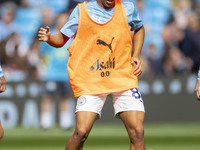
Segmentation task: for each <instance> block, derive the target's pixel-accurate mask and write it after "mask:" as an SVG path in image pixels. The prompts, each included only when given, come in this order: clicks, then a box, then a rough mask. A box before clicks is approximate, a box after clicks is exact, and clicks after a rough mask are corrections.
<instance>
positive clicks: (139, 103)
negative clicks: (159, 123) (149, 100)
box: [113, 88, 145, 117]
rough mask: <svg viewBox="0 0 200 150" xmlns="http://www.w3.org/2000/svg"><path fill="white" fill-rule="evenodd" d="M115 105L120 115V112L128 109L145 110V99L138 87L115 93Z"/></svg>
mask: <svg viewBox="0 0 200 150" xmlns="http://www.w3.org/2000/svg"><path fill="white" fill-rule="evenodd" d="M113 107H114V111H115V116H116V117H119V115H118V114H119V113H121V112H126V111H141V112H145V109H144V104H143V100H142V97H141V94H140V92H139V90H138V89H137V88H134V89H130V90H127V91H123V92H116V93H113Z"/></svg>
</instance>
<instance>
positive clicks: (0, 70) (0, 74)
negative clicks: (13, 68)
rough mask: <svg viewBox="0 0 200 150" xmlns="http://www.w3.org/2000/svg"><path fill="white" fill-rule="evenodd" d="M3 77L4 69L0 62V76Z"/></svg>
mask: <svg viewBox="0 0 200 150" xmlns="http://www.w3.org/2000/svg"><path fill="white" fill-rule="evenodd" d="M1 77H3V71H2V69H1V64H0V78H1Z"/></svg>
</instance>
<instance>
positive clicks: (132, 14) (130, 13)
mask: <svg viewBox="0 0 200 150" xmlns="http://www.w3.org/2000/svg"><path fill="white" fill-rule="evenodd" d="M122 3H123V5H124V9H125V12H126V16H127V21H128V24H129V26H130V29H131V31H133V30H137V29H139V28H141V27H142V26H143V22H142V19H141V18H140V16H139V13H138V11H137V9H136V7H135V6H134V3H133V2H130V1H124V2H122Z"/></svg>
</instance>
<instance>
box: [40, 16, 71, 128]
mask: <svg viewBox="0 0 200 150" xmlns="http://www.w3.org/2000/svg"><path fill="white" fill-rule="evenodd" d="M68 17H69V13H62V14H60V15H59V16H58V17H57V20H56V24H55V28H54V29H53V33H56V32H58V31H59V30H60V29H61V27H62V26H63V25H64V24H65V22H66V20H65V19H67V18H68ZM66 46H67V45H65V46H64V47H62V48H59V49H55V48H54V47H52V46H50V45H48V44H47V43H42V45H41V51H40V52H41V55H42V56H43V58H44V63H45V73H44V81H45V85H44V96H43V100H42V103H41V126H42V128H44V129H48V128H50V127H51V126H52V122H53V99H54V98H55V96H56V95H57V94H59V96H60V103H59V111H60V114H59V116H60V118H59V121H60V126H61V128H62V129H65V130H67V129H69V128H71V127H72V125H73V124H74V122H73V113H72V111H73V108H72V105H71V103H70V100H71V95H72V94H71V95H70V93H71V87H70V83H69V77H68V72H67V69H66V66H67V61H68V57H69V52H68V51H67V50H66V49H67V47H66Z"/></svg>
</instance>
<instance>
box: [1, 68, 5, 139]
mask: <svg viewBox="0 0 200 150" xmlns="http://www.w3.org/2000/svg"><path fill="white" fill-rule="evenodd" d="M5 90H6V79H5V77H4V76H3V72H2V69H1V65H0V94H1V93H2V92H4V91H5ZM3 134H4V131H3V128H2V126H1V121H0V141H1V139H2V138H3Z"/></svg>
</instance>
